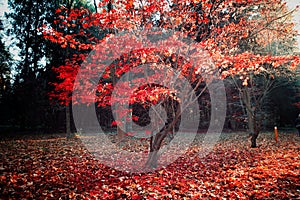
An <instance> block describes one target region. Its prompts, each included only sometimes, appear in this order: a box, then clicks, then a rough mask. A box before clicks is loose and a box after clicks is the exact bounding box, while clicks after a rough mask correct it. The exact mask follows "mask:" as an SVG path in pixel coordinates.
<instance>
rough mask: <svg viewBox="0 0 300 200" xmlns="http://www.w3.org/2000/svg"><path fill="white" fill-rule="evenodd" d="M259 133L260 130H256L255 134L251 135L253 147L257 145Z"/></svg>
mask: <svg viewBox="0 0 300 200" xmlns="http://www.w3.org/2000/svg"><path fill="white" fill-rule="evenodd" d="M258 134H259V131H258V130H256V131H255V132H254V134H253V135H252V136H251V148H256V147H257V145H256V139H257V137H258Z"/></svg>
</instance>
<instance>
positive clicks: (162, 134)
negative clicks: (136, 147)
mask: <svg viewBox="0 0 300 200" xmlns="http://www.w3.org/2000/svg"><path fill="white" fill-rule="evenodd" d="M162 105H163V107H164V108H165V109H166V112H167V122H166V124H165V126H164V127H163V128H162V129H161V130H160V131H159V132H158V133H157V134H156V135H155V136H151V138H150V151H149V156H148V160H147V162H146V164H145V166H146V167H149V168H156V167H157V162H158V158H159V155H158V151H159V150H160V148H161V145H162V142H163V140H164V139H165V138H166V136H167V135H168V134H170V133H172V136H173V134H174V131H175V132H177V131H178V129H179V125H180V121H181V109H180V106H179V103H178V102H177V101H176V100H173V99H172V98H171V97H170V98H168V99H167V100H166V101H165V102H164V103H163V104H162Z"/></svg>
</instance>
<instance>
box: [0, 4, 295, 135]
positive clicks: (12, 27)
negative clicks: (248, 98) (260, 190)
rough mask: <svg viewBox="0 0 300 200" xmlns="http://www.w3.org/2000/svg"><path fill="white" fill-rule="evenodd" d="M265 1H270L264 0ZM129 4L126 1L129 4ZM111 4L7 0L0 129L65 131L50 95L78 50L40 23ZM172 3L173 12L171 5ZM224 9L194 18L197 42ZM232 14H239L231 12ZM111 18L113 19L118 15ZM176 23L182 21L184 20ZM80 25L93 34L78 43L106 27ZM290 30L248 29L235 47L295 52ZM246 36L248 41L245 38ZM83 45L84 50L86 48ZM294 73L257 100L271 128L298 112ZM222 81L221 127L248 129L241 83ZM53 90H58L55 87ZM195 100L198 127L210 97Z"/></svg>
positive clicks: (57, 102) (198, 8) (289, 122)
mask: <svg viewBox="0 0 300 200" xmlns="http://www.w3.org/2000/svg"><path fill="white" fill-rule="evenodd" d="M213 2H214V1H213ZM218 2H219V1H216V2H214V3H213V4H211V5H210V4H208V6H212V8H214V6H217V4H218ZM222 2H223V1H220V2H219V3H220V4H221V3H222ZM241 2H242V1H241ZM223 3H224V2H223ZM105 4H106V5H105ZM242 4H243V3H240V4H239V3H236V4H235V5H232V4H231V7H232V8H234V7H236V9H235V10H232V11H230V12H229V13H227V14H228V21H229V22H232V23H238V18H239V17H240V18H242V17H243V16H242V15H243V14H244V15H247V14H248V12H249V11H248V10H247V9H251V6H249V7H246V6H244V5H242ZM278 4H281V2H280V1H278ZM178 5H179V4H178ZM265 5H266V6H267V5H269V4H268V3H267V1H266V2H265ZM61 6H63V7H64V8H65V11H61V13H60V12H58V10H57V9H59V8H61ZM99 6H100V7H99ZM101 6H102V7H101ZM128 6H129V7H130V5H129V4H128ZM189 6H192V7H191V8H189V9H192V10H194V11H195V12H196V13H198V15H201V13H205V12H207V11H206V10H205V8H204V7H202V6H205V5H204V4H203V5H201V2H200V3H195V4H191V5H189ZM193 6H194V7H193ZM243 6H244V7H245V8H243V9H244V10H243V11H242V12H241V11H239V9H240V8H242V7H243ZM114 7H115V5H114V3H113V2H112V1H107V2H106V3H105V2H102V5H97V4H96V3H95V2H88V1H77V0H71V1H70V0H68V1H51V2H50V1H44V2H40V1H35V0H26V1H17V0H10V1H9V8H10V12H9V13H6V15H5V17H4V18H2V19H1V43H0V48H1V60H0V62H1V65H0V66H1V82H0V84H1V87H0V88H1V95H0V107H1V120H0V121H1V124H0V130H1V132H3V133H5V132H7V133H8V132H16V131H17V132H19V131H30V132H51V133H53V132H65V131H66V130H65V129H66V115H65V110H66V107H65V106H64V105H63V104H61V99H57V98H50V97H51V94H53V91H55V89H56V88H55V87H56V86H55V85H54V84H53V83H60V82H62V80H61V79H60V78H59V76H58V74H59V73H60V72H59V67H60V66H62V65H65V64H66V59H70V56H71V55H73V54H79V53H80V50H78V49H74V48H63V47H62V46H61V44H59V43H57V42H53V41H51V40H50V39H49V37H48V38H47V37H45V35H43V34H42V33H41V31H40V29H39V28H41V27H43V26H47V27H52V28H54V29H56V30H57V31H58V32H63V31H64V30H66V29H63V28H61V26H64V23H62V21H59V20H60V19H61V18H59V16H60V15H68V14H70V12H71V10H74V13H75V12H76V9H79V10H88V12H90V13H88V14H86V16H92V14H93V13H96V12H98V13H101V12H102V11H101V10H102V9H103V8H104V9H106V10H107V11H108V12H109V10H110V9H113V8H114ZM173 8H174V12H175V10H176V8H175V7H173ZM252 9H253V8H252ZM273 9H274V10H273V12H277V14H278V13H280V12H282V13H281V14H282V15H290V13H288V11H286V10H280V9H278V8H276V7H274V8H273ZM276 9H277V10H276ZM62 12H66V13H62ZM68 12H69V13H68ZM243 12H244V13H243ZM254 12H255V11H254ZM225 14H226V13H219V15H220V16H213V17H211V16H209V17H208V18H207V20H209V22H208V23H204V25H203V24H201V23H198V25H197V24H196V26H199V30H200V32H201V33H198V35H197V36H196V37H195V40H196V41H198V42H201V41H204V40H207V38H209V37H211V35H212V33H213V32H214V31H215V30H211V29H210V28H209V26H207V25H209V24H213V23H217V22H216V19H219V21H220V20H221V21H220V22H219V23H220V24H219V25H220V26H225V24H224V23H225V22H222V18H223V16H222V15H225ZM237 15H239V16H238V17H236V16H237ZM234 16H235V17H234ZM75 17H80V16H75ZM234 20H236V22H235V21H234ZM289 20H291V18H289V17H287V18H284V23H286V24H290V23H291V22H290V21H289ZM274 21H275V20H274ZM113 23H117V21H116V22H113ZM153 23H154V22H153ZM156 23H157V24H158V25H157V26H160V25H159V23H162V22H156ZM222 23H223V25H222ZM276 23H283V22H282V21H278V22H276V21H275V25H274V27H277V26H276ZM83 25H84V24H83ZM215 25H217V24H215ZM117 26H118V25H117ZM180 26H184V24H181V25H180ZM270 26H271V25H270ZM76 28H79V27H75V26H74V27H73V29H74V31H76V30H75V29H76ZM271 28H273V27H271ZM271 28H270V29H271ZM81 29H86V30H88V32H87V33H89V34H92V35H90V36H87V35H86V36H85V38H83V39H82V41H81V42H82V43H86V42H85V41H83V40H88V39H89V37H97V39H98V40H101V39H102V38H103V37H105V35H106V34H108V33H109V32H111V29H110V28H109V26H107V27H104V26H102V25H101V27H95V26H93V27H91V26H87V27H84V26H83V27H81ZM280 31H282V30H280ZM78 33H79V32H78ZM73 35H74V34H73ZM7 36H9V38H14V40H12V42H11V43H7V42H5V38H8V37H7ZM291 36H292V33H291V32H287V33H286V35H283V36H282V35H281V36H280V38H279V39H278V41H277V42H278V43H276V41H275V42H273V43H272V44H269V45H268V46H265V45H261V44H259V43H258V42H259V38H258V37H257V38H256V39H253V37H254V36H251V37H252V38H251V37H250V35H249V36H248V37H245V38H243V39H241V40H240V41H238V42H239V46H240V48H252V49H254V50H253V51H257V52H258V53H259V52H263V51H265V52H266V51H268V52H271V53H272V54H273V55H286V54H288V55H296V54H295V52H299V50H298V49H296V48H294V47H295V44H294V42H295V40H293V38H291ZM78 37H80V36H78ZM284 37H285V39H286V40H285V41H284V42H283V40H282V38H284ZM250 39H251V41H252V44H246V42H249V41H250ZM5 44H7V45H11V46H17V47H18V48H19V49H20V52H19V55H18V56H19V59H18V60H14V59H13V58H15V55H12V53H11V52H10V51H9V46H7V45H5ZM86 51H87V52H88V51H89V50H86ZM242 51H245V50H242ZM293 73H294V74H292V75H290V76H289V77H274V79H275V81H276V82H277V83H276V84H277V86H276V87H274V88H272V90H270V91H269V92H268V93H267V94H266V97H265V99H264V100H263V102H262V106H261V107H262V109H261V110H260V111H259V112H260V115H263V116H264V117H263V118H264V120H263V122H262V124H263V125H262V128H263V129H272V128H273V126H274V125H277V126H279V127H293V126H294V119H295V117H296V116H297V114H298V112H299V108H298V109H297V107H296V104H297V102H299V98H300V97H299V84H300V83H299V80H298V82H297V76H296V75H297V72H293ZM258 79H259V78H258ZM258 79H257V80H258ZM224 82H225V85H226V94H227V108H228V109H227V118H226V122H225V129H232V130H240V129H244V130H247V129H248V128H249V127H248V125H247V120H248V118H249V116H248V115H247V112H246V105H245V104H244V103H243V102H241V100H240V98H239V97H240V95H241V94H239V90H240V89H241V88H239V86H237V85H236V83H235V82H236V80H234V79H231V78H230V77H227V78H225V79H224ZM55 92H56V93H57V91H55ZM198 102H199V105H200V107H201V109H200V115H201V117H202V119H205V120H203V121H202V122H201V123H199V129H205V128H207V124H208V123H207V121H209V116H210V104H209V99H207V98H205V97H201V98H199V100H198ZM106 110H107V109H106V108H99V111H101V112H102V113H103V112H105V111H106ZM101 112H99V115H101ZM108 113H109V112H108ZM112 121H113V119H112V116H109V115H106V119H105V120H103V121H101V122H100V124H103V126H106V127H109V126H110V125H111V123H112ZM71 122H72V119H71ZM72 128H73V131H75V129H74V125H72Z"/></svg>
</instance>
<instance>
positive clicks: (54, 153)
mask: <svg viewBox="0 0 300 200" xmlns="http://www.w3.org/2000/svg"><path fill="white" fill-rule="evenodd" d="M201 135H203V134H199V137H197V139H196V140H195V142H194V143H193V144H192V145H191V146H190V148H189V151H188V152H187V153H186V154H185V155H183V156H182V157H180V158H179V159H177V160H176V162H174V163H172V164H170V165H169V166H167V167H165V168H162V169H159V170H157V171H155V172H149V173H142V174H130V173H126V172H121V171H117V170H114V169H112V168H109V167H107V166H104V165H103V164H101V163H99V162H97V160H96V159H95V158H94V157H93V155H92V154H90V153H89V152H88V151H87V149H86V148H85V146H84V145H83V144H82V142H81V140H80V136H79V137H77V138H75V139H69V140H67V139H65V138H64V135H59V134H56V135H54V134H53V135H23V136H17V137H14V138H2V139H1V142H0V144H1V146H0V152H1V161H0V199H237V198H239V199H297V198H298V199H299V198H300V145H299V144H300V137H299V136H297V134H296V131H294V132H283V131H279V142H278V143H276V142H275V140H274V135H273V133H271V132H270V133H261V134H260V135H259V137H258V140H257V143H258V148H252V149H251V148H249V146H250V142H249V137H248V135H247V134H246V133H224V134H222V135H221V137H220V140H219V142H218V143H217V145H215V147H214V150H213V151H211V152H210V153H209V154H208V155H207V156H205V157H204V158H199V157H198V156H197V152H199V150H200V149H201ZM135 142H136V143H139V141H135ZM124 147H126V145H125V146H124ZM131 147H132V146H131ZM128 148H129V147H128Z"/></svg>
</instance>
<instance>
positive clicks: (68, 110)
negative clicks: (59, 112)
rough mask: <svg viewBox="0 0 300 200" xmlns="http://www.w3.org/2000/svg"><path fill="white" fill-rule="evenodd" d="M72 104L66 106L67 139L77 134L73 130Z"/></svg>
mask: <svg viewBox="0 0 300 200" xmlns="http://www.w3.org/2000/svg"><path fill="white" fill-rule="evenodd" d="M70 106H71V104H69V105H67V106H66V134H67V139H69V138H74V137H75V134H74V133H72V131H71V107H70Z"/></svg>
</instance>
